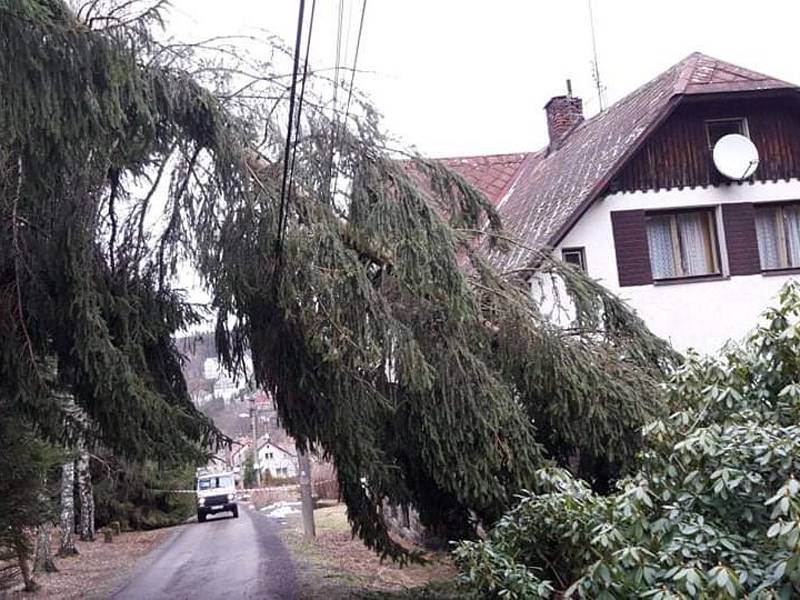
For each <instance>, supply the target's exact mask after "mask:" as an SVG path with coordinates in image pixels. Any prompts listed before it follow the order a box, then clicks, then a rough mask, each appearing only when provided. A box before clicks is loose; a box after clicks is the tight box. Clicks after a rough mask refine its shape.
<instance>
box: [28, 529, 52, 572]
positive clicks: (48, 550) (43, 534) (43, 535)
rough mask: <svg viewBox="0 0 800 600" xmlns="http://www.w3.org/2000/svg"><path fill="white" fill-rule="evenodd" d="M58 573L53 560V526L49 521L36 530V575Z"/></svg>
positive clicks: (34, 568)
mask: <svg viewBox="0 0 800 600" xmlns="http://www.w3.org/2000/svg"><path fill="white" fill-rule="evenodd" d="M55 571H58V569H57V568H56V563H55V561H54V560H53V524H52V523H51V522H50V521H48V522H47V523H42V524H41V525H39V527H37V528H36V554H35V557H34V559H33V572H34V573H54V572H55Z"/></svg>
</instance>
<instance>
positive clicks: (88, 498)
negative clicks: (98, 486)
mask: <svg viewBox="0 0 800 600" xmlns="http://www.w3.org/2000/svg"><path fill="white" fill-rule="evenodd" d="M78 498H79V499H80V502H81V513H80V534H81V540H83V541H84V542H93V541H94V494H93V492H92V474H91V472H90V471H89V453H88V452H86V451H83V452H81V455H80V457H78Z"/></svg>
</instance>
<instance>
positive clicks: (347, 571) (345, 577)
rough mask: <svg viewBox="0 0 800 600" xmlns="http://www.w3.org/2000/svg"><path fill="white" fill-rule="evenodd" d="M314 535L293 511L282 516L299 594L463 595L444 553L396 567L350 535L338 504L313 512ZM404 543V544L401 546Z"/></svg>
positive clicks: (439, 599)
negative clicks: (310, 535) (308, 533)
mask: <svg viewBox="0 0 800 600" xmlns="http://www.w3.org/2000/svg"><path fill="white" fill-rule="evenodd" d="M314 521H315V525H316V531H317V537H316V538H307V537H305V536H304V535H303V529H302V527H303V526H302V521H301V519H300V517H299V516H298V515H293V516H292V517H290V518H289V519H288V520H287V526H286V527H285V528H284V529H283V531H282V534H281V535H282V537H283V539H284V542H285V543H286V545H287V547H288V548H289V550H290V551H291V552H292V554H293V557H294V559H295V561H296V563H297V564H298V565H299V568H298V581H299V587H300V590H301V594H302V596H303V597H306V598H326V600H339V599H343V598H358V599H363V600H373V599H375V600H377V599H378V598H389V599H395V600H407V599H412V598H428V599H431V600H434V599H436V600H445V599H448V600H449V599H455V598H462V597H463V594H459V593H458V592H457V590H456V588H455V585H454V583H453V582H454V577H455V569H454V568H453V565H452V563H451V561H450V558H449V556H448V555H447V554H445V553H441V552H435V553H434V552H427V551H425V550H424V549H419V548H418V549H419V550H422V551H423V555H424V557H425V559H426V561H427V562H426V563H425V564H423V565H409V566H406V567H403V568H401V567H399V566H397V565H395V564H393V563H391V562H389V561H384V562H381V560H380V558H379V557H378V556H377V555H375V553H374V552H372V551H371V550H369V549H367V548H366V547H365V546H364V545H363V544H362V543H361V541H360V540H358V539H355V540H354V539H352V536H351V534H350V525H349V524H348V522H347V517H346V513H345V507H344V505H343V504H338V503H337V504H334V505H330V504H328V505H325V506H320V507H319V508H317V509H316V510H315V511H314ZM406 545H408V544H406Z"/></svg>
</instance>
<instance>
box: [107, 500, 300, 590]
mask: <svg viewBox="0 0 800 600" xmlns="http://www.w3.org/2000/svg"><path fill="white" fill-rule="evenodd" d="M278 527H279V526H278V525H277V523H275V521H273V520H272V519H269V518H267V517H264V516H263V515H261V514H258V513H257V512H255V511H253V510H251V509H248V508H245V506H244V505H243V504H239V518H238V519H233V518H229V516H228V513H221V514H218V515H215V516H211V517H209V518H208V520H207V521H206V522H205V523H191V524H187V525H184V526H182V527H181V530H180V531H179V532H178V533H177V534H176V535H175V536H174V537H172V538H171V539H169V540H168V541H167V542H166V543H165V544H164V545H163V546H161V547H160V548H158V549H157V550H156V551H155V552H153V554H151V555H150V556H149V557H148V559H147V560H146V561H145V563H144V564H143V565H142V567H141V568H140V569H139V570H138V571H137V572H135V574H134V576H133V578H132V579H131V580H130V581H129V582H128V583H127V584H126V585H125V586H124V587H123V588H121V589H120V590H119V591H118V592H117V593H116V594H114V595H113V596H112V598H114V599H115V600H155V599H158V598H169V599H170V600H173V599H174V600H180V599H184V598H185V599H191V600H205V599H209V600H211V599H217V598H223V599H224V600H234V599H239V598H258V599H264V600H273V599H275V600H284V599H287V600H291V599H293V598H295V595H296V589H295V574H294V568H293V565H292V561H291V558H290V556H289V553H288V551H287V550H286V548H285V547H284V545H283V543H282V542H281V540H280V539H279V538H278V536H277V532H278Z"/></svg>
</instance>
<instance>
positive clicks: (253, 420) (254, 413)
mask: <svg viewBox="0 0 800 600" xmlns="http://www.w3.org/2000/svg"><path fill="white" fill-rule="evenodd" d="M257 421H258V410H257V408H256V397H255V396H253V397H252V398H250V427H251V428H252V430H253V467H255V470H256V487H261V461H260V460H259V459H258V425H257Z"/></svg>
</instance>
